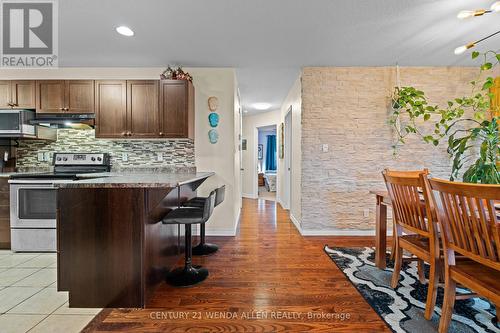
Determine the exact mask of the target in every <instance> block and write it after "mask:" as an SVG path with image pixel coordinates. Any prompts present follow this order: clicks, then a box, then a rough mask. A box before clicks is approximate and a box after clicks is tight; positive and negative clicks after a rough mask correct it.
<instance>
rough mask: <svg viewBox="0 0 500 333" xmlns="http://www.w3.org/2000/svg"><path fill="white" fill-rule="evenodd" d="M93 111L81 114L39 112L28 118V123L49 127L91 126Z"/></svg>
mask: <svg viewBox="0 0 500 333" xmlns="http://www.w3.org/2000/svg"><path fill="white" fill-rule="evenodd" d="M94 120H95V115H94V114H93V113H82V114H67V113H63V114H40V113H37V114H36V117H35V119H31V120H30V124H32V125H39V126H46V127H51V128H89V129H90V128H92V127H94V125H95V121H94Z"/></svg>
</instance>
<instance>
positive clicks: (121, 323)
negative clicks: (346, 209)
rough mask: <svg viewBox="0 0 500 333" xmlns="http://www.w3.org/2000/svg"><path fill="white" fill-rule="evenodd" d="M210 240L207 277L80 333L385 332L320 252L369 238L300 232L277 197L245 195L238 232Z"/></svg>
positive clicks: (164, 290) (109, 315)
mask: <svg viewBox="0 0 500 333" xmlns="http://www.w3.org/2000/svg"><path fill="white" fill-rule="evenodd" d="M209 241H211V242H214V243H217V244H218V245H219V246H220V250H219V252H217V253H216V254H215V255H212V256H209V257H204V258H199V257H195V258H194V263H195V264H200V265H203V266H205V267H207V268H208V270H209V271H210V275H209V277H208V279H207V280H206V281H204V282H203V283H201V284H199V285H197V286H194V287H190V288H173V287H170V286H168V285H167V284H162V285H161V286H160V287H159V288H158V290H157V291H156V292H155V294H154V295H153V297H152V300H151V302H150V304H149V308H148V309H108V310H104V311H103V312H102V313H101V314H100V315H99V316H98V317H97V318H96V319H95V320H94V321H93V322H92V323H91V324H89V326H88V327H87V328H86V329H85V330H84V332H118V331H119V332H341V331H343V332H355V331H358V332H390V330H389V329H388V328H387V327H386V325H385V324H384V322H383V321H382V320H381V319H380V318H379V317H378V315H377V314H376V313H375V312H374V310H373V309H372V308H371V307H370V306H369V305H368V303H366V302H365V301H364V299H363V298H362V296H361V295H360V294H359V293H358V292H357V291H356V289H355V288H354V287H353V286H352V285H351V284H350V282H349V281H348V280H347V279H346V278H345V277H344V275H343V273H342V272H341V271H340V270H339V269H338V268H337V266H336V265H335V264H334V263H333V262H332V261H331V260H330V259H329V258H328V256H327V255H326V254H325V253H324V252H323V246H324V245H325V244H329V245H331V246H373V244H374V239H373V238H371V237H327V238H324V237H302V236H301V235H300V234H299V233H298V232H297V230H296V228H295V227H294V226H293V224H292V223H291V221H290V220H289V218H288V214H287V211H285V210H283V209H281V207H280V206H279V205H277V204H276V203H275V202H272V201H264V200H250V199H244V201H243V210H242V214H241V220H240V226H239V232H238V234H237V236H236V237H219V238H217V237H209ZM322 315H323V317H322ZM311 316H314V318H311ZM325 316H330V318H328V317H325ZM266 317H267V318H266Z"/></svg>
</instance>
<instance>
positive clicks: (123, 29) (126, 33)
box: [116, 25, 134, 37]
mask: <svg viewBox="0 0 500 333" xmlns="http://www.w3.org/2000/svg"><path fill="white" fill-rule="evenodd" d="M116 32H118V33H119V34H120V35H123V36H127V37H132V36H133V35H134V31H133V30H132V29H130V28H129V27H126V26H124V25H121V26H119V27H116Z"/></svg>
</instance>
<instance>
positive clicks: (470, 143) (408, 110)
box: [389, 51, 500, 184]
mask: <svg viewBox="0 0 500 333" xmlns="http://www.w3.org/2000/svg"><path fill="white" fill-rule="evenodd" d="M480 56H481V57H480ZM472 59H482V61H481V66H480V70H479V75H478V79H477V80H474V81H472V82H470V84H471V86H472V92H471V95H470V96H464V97H459V98H455V99H453V100H450V101H448V103H447V105H446V106H445V107H444V108H442V107H439V106H438V105H432V104H430V103H429V101H428V99H427V97H426V95H425V92H423V91H421V90H418V89H416V88H414V87H396V88H395V89H394V93H393V96H392V105H391V108H392V112H391V116H390V118H389V124H390V125H391V126H392V127H393V128H394V132H395V134H396V142H395V144H394V146H393V147H394V149H395V151H396V150H397V147H398V145H401V144H404V143H405V139H406V138H407V137H408V136H411V135H417V136H419V137H420V138H421V139H422V140H423V141H425V142H427V143H432V144H434V145H436V146H437V145H439V144H440V143H441V142H442V141H443V140H444V139H447V144H448V153H449V154H450V157H451V158H452V159H453V164H452V170H451V176H450V179H451V180H455V179H456V178H457V177H458V175H459V172H460V170H462V168H463V167H464V166H466V167H467V170H466V171H465V172H464V174H463V181H464V182H468V183H483V184H500V173H499V167H498V166H497V162H498V159H499V156H498V155H499V152H500V151H499V143H500V141H499V129H498V122H499V117H498V116H499V111H500V110H497V109H498V106H496V107H492V103H491V101H492V99H493V97H494V96H493V94H492V93H491V91H490V88H491V87H493V84H494V79H493V77H491V76H490V74H491V71H492V69H493V68H494V67H495V66H497V65H498V64H499V61H500V54H498V53H496V52H494V51H488V52H486V53H483V54H480V53H479V52H473V53H472ZM426 122H427V123H428V122H434V123H433V126H432V131H429V129H428V128H429V126H424V125H423V124H424V123H426ZM475 147H477V148H478V151H477V152H475V151H474V150H473V148H475Z"/></svg>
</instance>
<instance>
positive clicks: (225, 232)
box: [205, 208, 241, 237]
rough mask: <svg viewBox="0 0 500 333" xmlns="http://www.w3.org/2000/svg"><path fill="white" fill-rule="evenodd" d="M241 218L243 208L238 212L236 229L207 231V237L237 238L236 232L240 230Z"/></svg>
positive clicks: (235, 222)
mask: <svg viewBox="0 0 500 333" xmlns="http://www.w3.org/2000/svg"><path fill="white" fill-rule="evenodd" d="M240 216H241V208H240V209H239V210H238V215H237V216H236V220H235V221H234V228H232V229H229V228H227V229H215V230H208V229H206V230H205V235H206V236H230V237H233V236H236V232H237V230H238V226H239V224H240Z"/></svg>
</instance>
